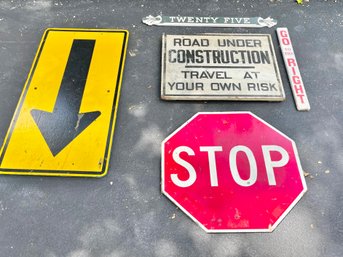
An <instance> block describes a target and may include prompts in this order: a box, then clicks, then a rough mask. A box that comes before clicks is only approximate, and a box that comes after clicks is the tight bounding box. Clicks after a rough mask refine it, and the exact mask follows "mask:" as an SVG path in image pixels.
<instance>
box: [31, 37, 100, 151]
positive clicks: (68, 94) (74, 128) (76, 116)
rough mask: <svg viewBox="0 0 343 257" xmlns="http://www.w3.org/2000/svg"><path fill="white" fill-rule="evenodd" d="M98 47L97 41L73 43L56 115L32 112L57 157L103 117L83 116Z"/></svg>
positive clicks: (95, 112) (76, 41) (97, 114)
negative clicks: (85, 95) (86, 85)
mask: <svg viewBox="0 0 343 257" xmlns="http://www.w3.org/2000/svg"><path fill="white" fill-rule="evenodd" d="M94 45H95V40H74V41H73V45H72V48H71V50H70V54H69V58H68V62H67V65H66V68H65V71H64V75H63V79H62V83H61V86H60V89H59V92H58V96H57V99H56V103H55V107H54V110H53V112H52V113H51V112H46V111H42V110H37V109H33V110H31V115H32V117H33V118H34V120H35V122H36V124H37V126H38V127H39V129H40V131H41V133H42V135H43V137H44V139H45V141H46V143H47V144H48V146H49V148H50V150H51V152H52V154H53V155H54V156H56V155H57V154H58V153H59V152H61V151H62V149H63V148H65V147H66V146H67V145H68V144H69V143H70V142H71V141H73V140H74V139H75V138H76V137H77V136H78V135H79V134H80V133H81V132H82V131H83V130H85V129H86V128H87V127H88V126H89V125H90V124H91V123H92V122H93V121H94V120H95V119H96V118H97V117H99V116H100V114H101V113H100V112H99V111H94V112H87V113H79V111H80V106H81V100H82V97H83V92H84V89H85V84H86V80H87V75H88V70H89V66H90V62H91V59H92V54H93V50H94ZM47 75H49V74H47Z"/></svg>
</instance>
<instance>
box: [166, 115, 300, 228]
mask: <svg viewBox="0 0 343 257" xmlns="http://www.w3.org/2000/svg"><path fill="white" fill-rule="evenodd" d="M306 190H307V188H306V183H305V179H304V176H303V171H302V168H301V165H300V161H299V157H298V153H297V149H296V146H295V143H294V142H293V141H292V140H291V139H290V138H289V137H287V136H286V135H284V134H283V133H281V132H280V131H278V130H277V129H275V128H274V127H272V126H271V125H269V124H268V123H266V122H265V121H263V120H262V119H260V118H258V117H257V116H255V115H254V114H252V113H250V112H219V113H198V114H196V115H194V116H193V117H192V118H191V119H190V120H188V121H187V122H186V123H185V124H183V125H182V126H181V127H180V128H178V129H177V130H176V131H175V132H174V133H172V134H171V135H170V136H168V137H167V138H166V139H165V140H164V141H163V143H162V192H163V193H164V194H165V195H166V196H167V197H168V198H169V199H170V200H171V201H173V202H174V203H175V204H176V205H177V206H178V207H179V208H180V209H182V210H183V211H184V212H185V213H186V214H187V215H188V216H189V217H191V218H192V219H193V220H194V221H195V222H196V223H198V224H199V225H200V226H201V227H202V228H203V229H204V230H205V231H207V232H271V231H273V230H274V228H275V227H276V226H277V224H279V223H280V222H281V220H282V219H283V218H284V217H285V215H286V214H287V213H288V212H289V211H290V210H291V208H292V207H293V206H294V205H295V204H296V203H297V202H298V201H299V199H300V198H301V197H302V195H303V194H304V193H305V192H306Z"/></svg>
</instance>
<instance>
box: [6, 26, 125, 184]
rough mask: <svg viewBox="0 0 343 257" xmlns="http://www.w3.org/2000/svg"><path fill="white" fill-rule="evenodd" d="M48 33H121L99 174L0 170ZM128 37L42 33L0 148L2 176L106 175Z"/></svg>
mask: <svg viewBox="0 0 343 257" xmlns="http://www.w3.org/2000/svg"><path fill="white" fill-rule="evenodd" d="M50 31H62V32H63V31H65V32H71V31H74V32H101V33H106V32H111V33H116V32H117V33H123V34H124V40H123V47H122V52H121V56H120V63H119V68H118V74H117V84H116V88H115V93H114V102H113V104H112V111H111V118H110V126H109V130H108V135H107V142H106V149H105V154H104V158H103V165H102V170H101V172H85V171H68V170H32V169H9V168H1V163H2V161H3V158H4V156H5V153H6V149H7V146H8V144H9V142H10V139H11V135H12V133H13V130H14V128H15V125H16V121H17V119H18V116H19V113H20V111H21V108H22V106H23V103H24V101H25V98H26V94H27V92H28V89H29V87H30V84H31V80H32V77H33V76H34V73H35V69H36V66H37V63H38V61H39V57H40V55H41V52H42V50H43V47H44V44H45V41H46V38H47V36H48V34H49V32H50ZM128 37H129V32H128V31H127V30H122V29H75V28H48V29H46V30H45V31H44V34H43V37H42V39H41V41H40V43H39V47H38V50H37V53H36V55H35V58H34V60H33V64H32V66H31V69H30V72H29V75H28V77H27V80H26V82H25V85H24V88H23V91H22V93H21V96H20V98H19V102H18V104H17V107H16V109H15V112H14V114H13V118H12V120H11V123H10V126H9V129H8V130H7V133H6V136H5V139H4V142H3V144H2V146H1V148H0V174H3V175H26V176H60V177H103V176H105V175H106V174H107V171H108V168H109V161H110V149H111V148H112V142H113V135H114V128H115V123H116V117H117V110H118V104H119V98H120V91H121V84H122V77H123V72H124V64H125V59H126V50H127V45H128Z"/></svg>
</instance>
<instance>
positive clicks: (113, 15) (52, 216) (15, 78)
mask: <svg viewBox="0 0 343 257" xmlns="http://www.w3.org/2000/svg"><path fill="white" fill-rule="evenodd" d="M342 10H343V4H342V2H339V1H333V0H329V1H310V2H309V3H306V4H305V5H297V4H296V3H295V2H294V1H291V0H289V1H286V0H282V1H268V0H259V1H258V0H255V1H247V0H240V1H215V0H209V1H201V2H195V1H181V2H177V1H157V0H151V1H139V2H136V1H122V0H118V1H110V0H104V1H92V0H86V1H67V0H63V1H62V0H61V1H58V0H39V1H37V0H36V1H33V0H29V1H25V2H24V1H20V0H13V1H9V0H8V1H6V0H4V1H1V3H0V60H1V62H0V74H1V76H0V143H2V142H3V141H4V137H5V134H6V131H7V129H8V127H9V124H10V120H11V118H12V115H13V112H14V110H15V107H16V105H17V102H18V100H19V96H20V93H21V91H22V88H23V86H24V82H25V80H26V76H27V74H28V72H29V69H30V67H31V63H32V61H33V57H34V54H35V52H36V50H37V48H38V43H39V40H40V38H41V36H42V34H43V32H44V30H45V29H46V28H47V27H76V28H77V27H81V28H123V29H128V30H129V31H130V39H129V47H128V55H127V60H126V66H125V72H124V76H123V83H122V92H121V98H120V102H119V111H118V118H117V124H116V131H115V136H114V141H113V147H112V153H111V163H110V167H109V172H108V175H107V176H106V177H104V178H101V179H92V178H89V179H84V178H56V177H21V176H17V177H15V176H0V228H1V230H0V256H1V257H2V256H3V257H12V256H13V257H19V256H25V257H30V256H32V257H33V256H35V257H36V256H48V257H54V256H68V257H71V256H73V257H76V256H83V257H90V256H94V257H95V256H96V257H102V256H158V257H163V256H197V257H198V256H242V257H243V256H278V257H286V256H287V257H289V256H304V257H314V256H318V257H319V256H320V257H321V256H329V257H333V256H342V253H343V246H342V241H343V222H342V210H343V189H342V185H341V184H342V182H341V177H342V175H343V174H342V172H343V170H342V167H343V137H342V127H343V115H342V104H343V103H342V77H343V54H342V40H343V36H342V33H340V31H341V30H342V26H343V21H342V19H343V17H342V15H343V13H342ZM161 12H162V14H164V15H178V14H180V15H191V16H195V15H199V16H209V15H215V16H230V17H231V16H239V17H256V16H261V17H268V16H271V17H272V18H275V19H277V20H278V25H277V26H279V27H287V28H288V30H289V33H290V36H291V39H292V42H293V47H294V52H295V54H296V57H297V61H298V65H299V68H300V72H301V74H302V78H303V81H304V84H305V86H306V90H307V95H308V98H309V101H310V104H311V110H310V111H309V112H298V111H297V110H296V107H295V104H294V101H293V98H292V93H291V89H290V87H289V82H288V79H287V75H286V70H285V67H284V66H283V61H282V58H281V55H280V51H279V48H278V46H277V45H274V47H275V52H276V55H277V56H276V57H277V60H278V63H279V65H280V66H279V67H280V73H281V78H282V81H283V84H284V89H285V94H286V100H285V101H284V102H277V103H268V102H258V103H256V102H183V101H178V102H174V101H168V102H167V101H163V100H161V99H160V67H161V63H160V55H161V36H162V34H163V33H166V34H193V33H194V34H195V33H249V32H250V33H252V32H253V33H262V34H271V36H272V38H273V42H277V39H276V32H275V29H276V27H277V26H276V27H273V28H258V29H257V28H254V29H253V28H201V27H156V26H147V25H145V24H143V23H142V22H141V19H142V18H143V17H145V16H148V15H149V14H151V15H158V14H160V13H161ZM199 111H252V112H253V113H255V114H256V115H258V116H259V117H261V118H262V119H264V120H265V121H267V122H268V123H270V124H272V125H273V126H274V127H276V128H278V129H280V130H282V131H283V132H284V133H285V134H286V135H288V136H290V137H291V138H292V139H294V141H295V142H296V143H297V146H298V151H299V155H300V159H301V162H302V166H303V168H304V170H305V171H306V174H307V176H306V182H307V185H308V192H307V193H306V194H305V196H304V198H303V199H302V200H301V201H300V202H299V204H297V206H296V207H295V208H294V209H293V210H292V211H291V212H290V213H289V214H288V215H287V217H286V218H285V219H284V220H283V221H282V223H281V224H280V225H279V226H278V228H277V229H276V230H275V231H274V232H272V233H269V234H260V233H257V234H221V235H213V234H206V233H204V231H203V230H202V229H200V228H199V227H198V226H197V225H196V224H194V222H193V221H192V220H190V219H189V218H188V217H187V216H186V215H185V214H184V213H182V212H181V211H180V210H179V209H177V208H176V207H175V206H174V205H173V204H172V203H171V202H170V201H169V200H168V199H167V198H166V197H164V196H163V195H161V191H160V179H161V178H160V144H161V142H162V140H163V139H164V138H165V137H166V136H167V135H169V134H170V133H171V132H172V131H174V130H175V129H176V128H177V127H179V126H180V125H181V124H182V123H184V121H186V120H187V119H189V118H190V117H191V116H192V115H194V114H195V113H196V112H199Z"/></svg>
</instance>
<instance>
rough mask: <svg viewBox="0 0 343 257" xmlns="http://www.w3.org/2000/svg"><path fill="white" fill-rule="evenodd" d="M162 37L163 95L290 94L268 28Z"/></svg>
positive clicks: (276, 97)
mask: <svg viewBox="0 0 343 257" xmlns="http://www.w3.org/2000/svg"><path fill="white" fill-rule="evenodd" d="M162 41H163V43H162V75H161V77H162V83H161V97H162V99H165V100H252V101H256V100H257V101H282V100H284V99H285V93H284V90H283V86H282V81H281V77H280V73H279V69H278V65H277V61H276V57H275V52H274V47H273V43H272V39H271V36H270V35H268V34H206V35H203V34H202V35H163V39H162Z"/></svg>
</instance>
